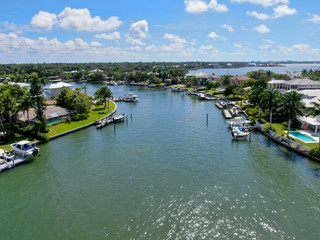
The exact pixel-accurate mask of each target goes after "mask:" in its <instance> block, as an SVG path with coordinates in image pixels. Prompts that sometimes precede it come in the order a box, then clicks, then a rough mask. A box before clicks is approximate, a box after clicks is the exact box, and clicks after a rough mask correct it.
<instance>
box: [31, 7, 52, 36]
mask: <svg viewBox="0 0 320 240" xmlns="http://www.w3.org/2000/svg"><path fill="white" fill-rule="evenodd" d="M56 22H57V15H55V14H54V13H49V12H44V11H39V13H38V14H36V15H34V16H33V17H32V19H31V25H32V26H33V27H35V28H38V29H42V30H47V31H48V30H51V29H52V26H53V25H54V24H55V23H56Z"/></svg>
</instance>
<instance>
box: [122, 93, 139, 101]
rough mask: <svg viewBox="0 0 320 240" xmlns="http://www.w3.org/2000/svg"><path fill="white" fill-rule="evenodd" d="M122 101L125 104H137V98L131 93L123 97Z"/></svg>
mask: <svg viewBox="0 0 320 240" xmlns="http://www.w3.org/2000/svg"><path fill="white" fill-rule="evenodd" d="M122 99H123V101H125V102H137V101H138V96H137V95H135V94H133V93H128V94H127V95H124V96H123V98H122Z"/></svg>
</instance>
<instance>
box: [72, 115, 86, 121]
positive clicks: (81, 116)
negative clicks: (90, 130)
mask: <svg viewBox="0 0 320 240" xmlns="http://www.w3.org/2000/svg"><path fill="white" fill-rule="evenodd" d="M88 117H89V115H88V114H77V115H74V116H72V117H71V121H81V120H86V119H87V118H88Z"/></svg>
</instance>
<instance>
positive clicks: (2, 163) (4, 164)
mask: <svg viewBox="0 0 320 240" xmlns="http://www.w3.org/2000/svg"><path fill="white" fill-rule="evenodd" d="M26 161H28V159H27V158H23V157H15V158H14V159H13V160H10V161H6V160H3V159H0V172H2V171H4V170H7V169H10V168H13V167H15V166H16V165H18V164H21V163H23V162H26Z"/></svg>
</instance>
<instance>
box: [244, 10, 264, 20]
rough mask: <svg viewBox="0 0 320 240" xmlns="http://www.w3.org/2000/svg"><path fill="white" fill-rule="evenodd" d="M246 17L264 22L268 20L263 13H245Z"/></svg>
mask: <svg viewBox="0 0 320 240" xmlns="http://www.w3.org/2000/svg"><path fill="white" fill-rule="evenodd" d="M247 15H248V16H251V17H255V18H257V19H260V20H266V19H269V18H270V17H269V15H268V14H265V13H258V12H257V11H252V12H250V11H247Z"/></svg>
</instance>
